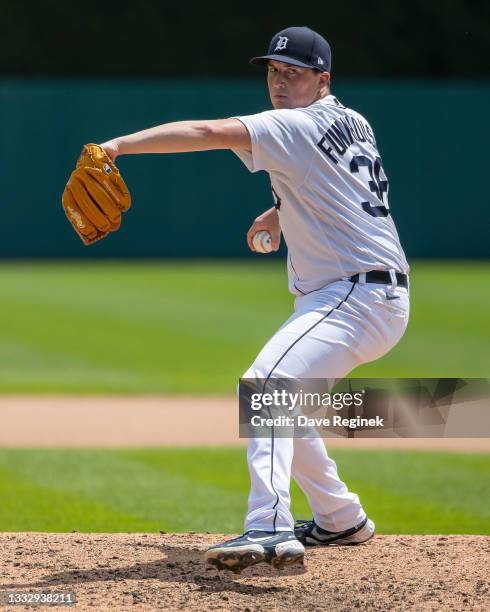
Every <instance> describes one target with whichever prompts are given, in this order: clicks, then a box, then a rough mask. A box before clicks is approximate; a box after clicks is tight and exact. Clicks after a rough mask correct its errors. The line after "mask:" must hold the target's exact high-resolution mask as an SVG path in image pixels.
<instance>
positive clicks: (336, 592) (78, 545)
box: [0, 533, 490, 612]
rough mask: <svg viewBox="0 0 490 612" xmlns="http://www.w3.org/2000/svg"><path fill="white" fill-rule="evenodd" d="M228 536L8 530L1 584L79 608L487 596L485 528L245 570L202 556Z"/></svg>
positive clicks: (420, 604)
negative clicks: (70, 599) (209, 562)
mask: <svg viewBox="0 0 490 612" xmlns="http://www.w3.org/2000/svg"><path fill="white" fill-rule="evenodd" d="M228 537H229V536H228ZM221 540H222V536H219V535H215V534H213V535H209V534H207V535H196V534H162V535H154V534H79V533H70V534H45V533H3V534H0V564H1V568H2V569H1V572H0V591H6V590H16V591H20V592H23V593H25V592H37V593H39V592H43V591H50V592H54V591H72V592H74V593H75V596H76V598H77V602H78V603H77V605H76V606H75V607H72V608H71V609H75V610H88V609H91V610H94V609H96V610H108V609H111V610H114V609H115V610H172V611H173V610H196V611H202V610H242V611H244V610H249V611H252V610H286V609H287V610H329V611H330V610H331V611H337V610H342V611H345V612H347V611H351V610H355V609H360V610H434V611H440V610H488V609H489V605H490V580H489V573H488V561H489V553H490V538H488V537H485V536H377V537H376V538H375V539H374V540H372V541H371V542H369V543H368V544H365V545H361V546H356V547H345V546H344V547H340V546H339V547H329V548H321V549H308V551H307V557H306V565H305V567H304V568H297V569H294V570H293V569H289V570H287V571H283V572H278V571H276V570H273V569H272V568H271V567H270V566H268V565H265V564H260V565H257V566H255V567H252V568H249V569H247V570H245V571H244V572H243V573H242V574H241V575H239V576H236V575H234V574H230V573H227V572H221V573H219V572H218V571H217V570H216V569H214V568H212V567H207V566H206V565H205V564H204V563H203V561H202V551H203V550H204V549H205V548H206V547H207V546H209V545H211V544H214V543H216V542H219V541H221ZM3 609H5V608H3ZM7 609H11V610H12V611H15V610H19V609H29V608H27V607H20V606H15V607H14V606H11V607H8V608H7ZM31 609H32V608H31ZM42 609H47V608H45V607H44V606H42ZM56 609H60V607H57V608H56ZM62 609H69V608H67V607H64V606H63V607H62Z"/></svg>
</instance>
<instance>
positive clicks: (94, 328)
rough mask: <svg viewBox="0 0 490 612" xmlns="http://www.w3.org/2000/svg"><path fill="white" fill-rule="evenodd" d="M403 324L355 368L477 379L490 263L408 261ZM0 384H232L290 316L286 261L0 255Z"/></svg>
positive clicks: (486, 343) (484, 362)
mask: <svg viewBox="0 0 490 612" xmlns="http://www.w3.org/2000/svg"><path fill="white" fill-rule="evenodd" d="M411 281H412V285H411V296H412V313H411V321H410V324H409V328H408V331H407V333H406V334H405V336H404V338H403V339H402V341H401V342H400V343H399V345H398V346H397V347H396V348H395V349H394V350H393V351H392V352H391V353H390V354H389V355H387V356H385V357H384V358H383V359H381V360H379V361H377V362H375V363H372V364H367V365H364V366H362V367H361V368H358V369H357V370H356V371H355V373H354V374H355V375H358V376H379V377H396V376H414V377H431V376H454V377H485V376H488V375H489V365H490V326H489V325H488V312H489V310H490V266H489V265H488V263H487V262H480V263H469V262H468V263H462V262H459V263H458V262H445V263H440V262H439V263H437V262H432V263H431V262H416V263H415V264H414V265H413V266H412V275H411ZM0 283H1V287H2V296H1V302H0V313H1V321H2V332H1V334H0V392H46V393H51V392H75V393H87V392H100V393H155V392H178V393H180V392H182V393H212V392H219V393H233V392H234V389H235V387H236V382H237V379H238V377H239V376H240V375H241V374H242V373H243V372H244V371H245V369H246V368H247V367H248V365H249V364H250V363H251V361H252V360H253V359H254V357H255V355H256V354H257V352H258V351H259V350H260V348H261V347H262V345H263V344H264V342H265V341H266V340H267V339H268V338H269V337H270V336H271V335H272V334H273V333H274V331H275V330H276V329H277V328H278V326H279V325H280V324H281V323H282V322H283V321H284V320H285V319H286V318H287V317H288V316H289V314H290V313H291V310H292V298H291V296H290V295H289V294H288V292H287V289H286V275H285V270H284V264H283V262H278V261H272V262H268V261H265V260H264V259H261V260H257V261H256V262H252V263H244V262H225V263H223V262H220V263H213V262H201V261H192V262H167V263H165V262H143V263H125V262H120V263H104V262H90V263H75V262H74V263H60V264H58V263H52V264H48V263H3V264H2V265H0Z"/></svg>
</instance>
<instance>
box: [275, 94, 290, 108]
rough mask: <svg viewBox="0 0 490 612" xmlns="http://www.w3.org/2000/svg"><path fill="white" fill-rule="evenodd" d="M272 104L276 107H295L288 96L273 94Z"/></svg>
mask: <svg viewBox="0 0 490 612" xmlns="http://www.w3.org/2000/svg"><path fill="white" fill-rule="evenodd" d="M272 106H273V107H274V108H294V107H293V106H292V104H291V100H290V99H289V98H288V97H287V96H272Z"/></svg>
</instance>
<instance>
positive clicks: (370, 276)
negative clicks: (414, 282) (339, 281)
mask: <svg viewBox="0 0 490 612" xmlns="http://www.w3.org/2000/svg"><path fill="white" fill-rule="evenodd" d="M349 280H350V281H352V282H353V283H354V282H355V283H357V282H359V274H354V276H351V277H350V278H349ZM396 282H397V285H398V286H399V287H405V289H408V276H407V275H406V274H402V273H401V272H396ZM366 283H381V284H385V285H391V276H390V273H389V272H387V271H386V270H371V271H370V272H366Z"/></svg>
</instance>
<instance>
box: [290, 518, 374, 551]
mask: <svg viewBox="0 0 490 612" xmlns="http://www.w3.org/2000/svg"><path fill="white" fill-rule="evenodd" d="M374 530H375V526H374V523H373V521H372V520H371V519H368V518H367V517H366V518H365V519H364V520H363V521H361V522H360V523H359V524H358V525H355V526H354V527H351V528H350V529H346V530H345V531H336V532H335V531H327V530H326V529H322V528H321V527H319V526H318V525H317V524H316V523H315V521H314V520H313V519H312V520H311V521H296V523H295V525H294V535H295V536H296V537H297V539H298V540H299V541H300V542H301V543H302V544H304V545H305V546H328V545H331V544H344V545H349V544H350V545H352V544H362V543H363V542H367V541H368V540H370V539H371V538H372V537H373V535H374Z"/></svg>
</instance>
